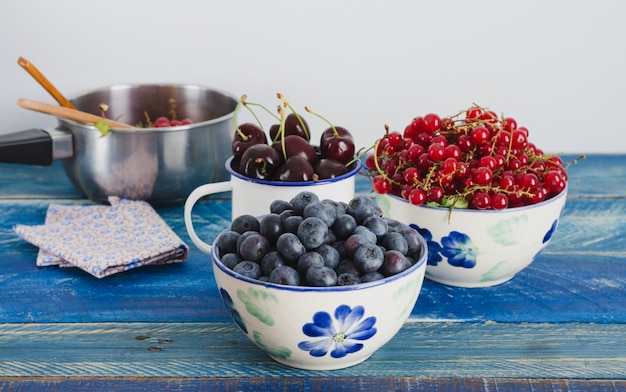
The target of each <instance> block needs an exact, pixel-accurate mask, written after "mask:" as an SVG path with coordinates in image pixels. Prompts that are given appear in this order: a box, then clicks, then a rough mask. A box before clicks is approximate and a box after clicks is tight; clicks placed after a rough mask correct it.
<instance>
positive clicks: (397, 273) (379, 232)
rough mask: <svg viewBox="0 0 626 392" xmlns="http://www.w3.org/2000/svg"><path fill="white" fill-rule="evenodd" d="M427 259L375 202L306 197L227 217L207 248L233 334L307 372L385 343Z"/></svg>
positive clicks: (338, 364)
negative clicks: (259, 211)
mask: <svg viewBox="0 0 626 392" xmlns="http://www.w3.org/2000/svg"><path fill="white" fill-rule="evenodd" d="M427 255H428V250H427V244H426V241H425V240H424V238H423V237H422V236H421V235H420V234H419V233H418V231H417V230H415V229H413V228H411V227H409V226H407V225H405V224H402V223H399V222H398V221H395V220H392V219H388V218H385V217H383V216H382V215H381V212H380V209H379V208H378V206H377V205H376V202H375V201H374V199H373V198H371V197H369V196H359V195H357V196H355V197H354V198H353V199H351V200H350V201H349V202H335V201H332V200H328V199H323V200H320V199H319V197H318V196H317V195H316V194H315V193H313V192H308V191H303V192H301V193H299V194H297V195H296V196H295V197H293V198H292V199H290V200H275V201H273V202H272V203H271V205H270V207H269V212H268V213H267V214H265V215H261V216H252V215H240V216H237V217H234V219H233V220H232V222H231V225H230V227H228V228H227V229H226V230H224V231H222V232H221V233H220V234H219V235H218V236H217V237H216V239H215V240H214V242H213V244H212V250H211V256H212V262H213V272H214V275H215V280H216V283H217V288H218V290H219V293H220V296H221V298H222V300H223V302H224V304H225V305H226V307H227V308H228V311H229V313H230V315H231V317H232V319H233V321H234V322H235V323H236V324H237V326H238V327H239V329H241V331H242V332H243V333H244V334H245V335H246V336H247V337H248V338H249V339H250V340H251V341H252V342H254V343H255V344H256V345H257V346H258V347H259V348H260V349H262V350H263V351H265V353H267V355H269V357H271V358H272V359H274V360H275V361H277V362H279V363H281V364H284V365H287V366H291V367H295V368H299V369H311V370H332V369H342V368H346V367H349V366H353V365H356V364H359V363H361V362H363V361H365V360H366V359H367V358H369V357H370V356H371V355H372V354H374V352H375V351H376V350H378V349H379V348H380V347H381V346H383V345H384V344H385V343H387V342H388V341H389V340H390V339H391V338H392V337H393V336H394V335H395V334H396V333H397V332H398V331H399V330H400V328H401V327H402V325H403V324H404V322H405V321H406V320H407V318H408V317H409V315H410V314H411V311H412V309H413V307H414V306H415V303H416V301H417V298H418V296H419V293H420V290H421V287H422V283H423V280H424V273H425V269H426V259H427Z"/></svg>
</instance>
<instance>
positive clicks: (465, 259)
mask: <svg viewBox="0 0 626 392" xmlns="http://www.w3.org/2000/svg"><path fill="white" fill-rule="evenodd" d="M441 245H442V246H443V249H442V250H441V254H442V255H444V256H445V257H447V258H448V263H449V264H450V265H453V266H455V267H463V268H474V266H476V249H474V247H473V244H472V240H471V238H469V236H468V235H467V234H463V233H460V232H458V231H452V232H450V234H448V236H447V237H443V238H442V239H441Z"/></svg>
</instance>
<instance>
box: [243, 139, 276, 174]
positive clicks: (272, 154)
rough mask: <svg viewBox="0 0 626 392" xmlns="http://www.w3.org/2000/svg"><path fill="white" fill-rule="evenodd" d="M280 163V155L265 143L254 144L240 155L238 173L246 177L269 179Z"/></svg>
mask: <svg viewBox="0 0 626 392" xmlns="http://www.w3.org/2000/svg"><path fill="white" fill-rule="evenodd" d="M281 163H282V160H281V158H280V155H278V152H276V150H274V149H273V148H272V147H270V146H268V145H267V144H255V145H253V146H250V147H249V148H247V149H246V151H245V152H244V153H243V155H242V156H241V161H240V163H239V173H241V174H244V175H246V176H248V177H252V178H257V179H261V180H269V179H271V178H272V176H273V175H274V171H275V170H276V169H277V167H278V166H279V165H280V164H281Z"/></svg>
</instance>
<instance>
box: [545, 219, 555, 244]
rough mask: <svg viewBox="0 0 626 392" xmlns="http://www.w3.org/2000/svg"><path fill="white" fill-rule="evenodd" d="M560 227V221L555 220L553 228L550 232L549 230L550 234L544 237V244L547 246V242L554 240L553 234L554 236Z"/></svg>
mask: <svg viewBox="0 0 626 392" xmlns="http://www.w3.org/2000/svg"><path fill="white" fill-rule="evenodd" d="M558 225H559V220H558V219H555V220H554V222H552V227H550V230H548V232H547V233H546V235H544V236H543V243H544V244H545V243H546V242H548V241H550V238H552V234H554V231H555V230H556V227H557V226H558Z"/></svg>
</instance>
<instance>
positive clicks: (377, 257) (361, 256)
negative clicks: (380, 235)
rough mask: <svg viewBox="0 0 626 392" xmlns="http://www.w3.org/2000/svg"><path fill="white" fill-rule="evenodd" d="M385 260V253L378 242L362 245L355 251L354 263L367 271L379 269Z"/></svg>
mask: <svg viewBox="0 0 626 392" xmlns="http://www.w3.org/2000/svg"><path fill="white" fill-rule="evenodd" d="M384 260H385V254H384V253H383V251H382V250H381V249H380V248H379V247H378V245H376V244H374V245H370V244H366V245H361V246H359V247H358V248H357V249H356V251H355V252H354V264H355V265H356V267H357V268H358V269H359V270H361V271H363V272H365V273H368V272H374V271H376V270H378V269H379V268H380V266H381V265H383V261H384Z"/></svg>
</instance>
